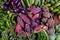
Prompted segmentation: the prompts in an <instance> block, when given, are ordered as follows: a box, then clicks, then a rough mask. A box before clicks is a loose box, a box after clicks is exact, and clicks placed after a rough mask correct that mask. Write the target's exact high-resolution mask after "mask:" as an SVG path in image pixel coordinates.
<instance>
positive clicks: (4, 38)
mask: <svg viewBox="0 0 60 40" xmlns="http://www.w3.org/2000/svg"><path fill="white" fill-rule="evenodd" d="M1 35H2V38H1V40H8V33H7V31H3V32H2V34H1Z"/></svg>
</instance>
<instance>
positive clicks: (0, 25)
mask: <svg viewBox="0 0 60 40" xmlns="http://www.w3.org/2000/svg"><path fill="white" fill-rule="evenodd" d="M14 24H15V21H14V16H12V13H10V12H9V11H7V12H6V11H3V10H0V33H2V32H3V31H5V30H8V29H9V28H10V27H11V26H13V25H14ZM0 36H1V35H0Z"/></svg>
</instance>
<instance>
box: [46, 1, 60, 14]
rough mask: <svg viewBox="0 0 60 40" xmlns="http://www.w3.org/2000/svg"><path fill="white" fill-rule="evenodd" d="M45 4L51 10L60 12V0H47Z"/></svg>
mask: <svg viewBox="0 0 60 40" xmlns="http://www.w3.org/2000/svg"><path fill="white" fill-rule="evenodd" d="M45 5H46V6H48V7H49V8H50V10H51V12H53V13H56V14H60V0H46V2H45Z"/></svg>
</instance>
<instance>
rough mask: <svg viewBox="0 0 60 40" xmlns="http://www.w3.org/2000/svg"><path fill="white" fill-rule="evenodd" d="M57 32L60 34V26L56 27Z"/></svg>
mask: <svg viewBox="0 0 60 40" xmlns="http://www.w3.org/2000/svg"><path fill="white" fill-rule="evenodd" d="M55 29H56V32H60V24H58V25H56V28H55Z"/></svg>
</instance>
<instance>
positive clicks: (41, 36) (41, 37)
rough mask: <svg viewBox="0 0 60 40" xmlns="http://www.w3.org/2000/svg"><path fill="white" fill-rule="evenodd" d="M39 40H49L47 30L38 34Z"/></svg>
mask: <svg viewBox="0 0 60 40" xmlns="http://www.w3.org/2000/svg"><path fill="white" fill-rule="evenodd" d="M37 40H49V37H48V34H47V33H46V31H45V30H41V31H40V32H39V33H38V37H37Z"/></svg>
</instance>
